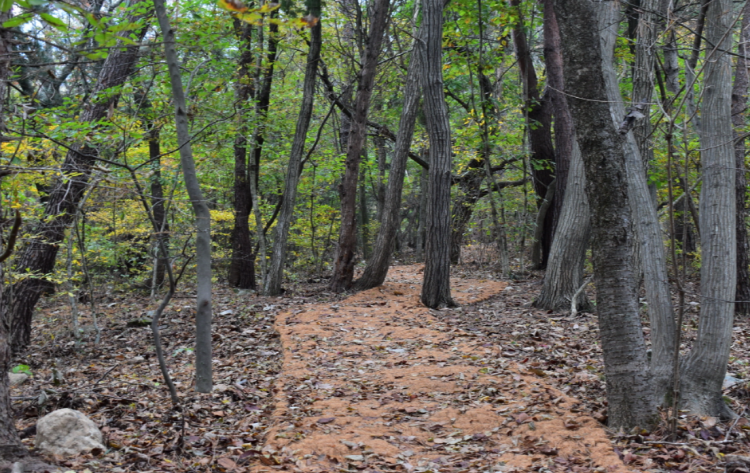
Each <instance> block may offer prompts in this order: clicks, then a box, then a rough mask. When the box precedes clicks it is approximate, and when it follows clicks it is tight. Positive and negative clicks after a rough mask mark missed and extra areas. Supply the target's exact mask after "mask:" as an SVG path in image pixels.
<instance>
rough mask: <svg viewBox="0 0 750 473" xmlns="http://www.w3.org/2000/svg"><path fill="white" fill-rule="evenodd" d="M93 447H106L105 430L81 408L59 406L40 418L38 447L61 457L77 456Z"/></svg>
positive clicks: (37, 436)
mask: <svg viewBox="0 0 750 473" xmlns="http://www.w3.org/2000/svg"><path fill="white" fill-rule="evenodd" d="M94 449H101V450H104V445H102V433H101V431H99V429H98V428H97V426H96V424H94V422H93V421H92V420H91V419H89V418H88V417H86V416H85V415H83V413H81V412H79V411H74V410H73V409H59V410H57V411H54V412H51V413H49V414H47V415H46V416H44V417H42V418H41V419H39V421H38V422H37V432H36V450H37V451H38V452H41V453H46V454H50V455H59V456H75V455H79V454H81V453H88V452H90V451H92V450H94Z"/></svg>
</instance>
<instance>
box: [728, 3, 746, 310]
mask: <svg viewBox="0 0 750 473" xmlns="http://www.w3.org/2000/svg"><path fill="white" fill-rule="evenodd" d="M749 44H750V3H745V9H744V11H743V12H742V32H741V34H740V43H739V45H738V46H737V65H736V67H735V69H734V86H733V87H732V125H734V129H735V131H734V134H733V136H734V140H735V142H734V159H735V166H736V168H737V170H736V178H735V185H734V189H735V194H736V199H737V224H736V226H737V294H736V295H735V300H737V301H739V302H737V304H735V306H734V311H735V314H742V315H749V314H750V255H748V251H749V249H748V242H747V179H746V178H745V172H746V171H747V169H746V168H745V150H746V148H745V138H740V137H739V135H738V133H737V129H741V128H743V127H744V126H745V119H746V117H747V114H746V113H745V110H746V108H747V89H748V74H747V67H748V54H750V46H749Z"/></svg>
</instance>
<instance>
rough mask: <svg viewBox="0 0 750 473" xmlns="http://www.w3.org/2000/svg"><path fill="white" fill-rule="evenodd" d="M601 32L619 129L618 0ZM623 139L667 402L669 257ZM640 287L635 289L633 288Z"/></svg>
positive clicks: (661, 394)
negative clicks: (616, 60)
mask: <svg viewBox="0 0 750 473" xmlns="http://www.w3.org/2000/svg"><path fill="white" fill-rule="evenodd" d="M599 8H600V13H601V14H600V31H601V42H602V71H603V73H604V79H605V85H606V88H607V98H608V100H609V103H610V110H611V120H612V123H613V125H614V126H616V127H619V126H620V124H621V123H622V121H623V118H624V117H625V114H626V112H625V107H624V106H623V103H622V96H621V95H620V86H619V84H618V81H617V74H616V72H615V69H614V45H615V40H616V38H617V27H618V19H619V14H620V13H619V10H618V5H617V2H602V3H600V7H599ZM624 138H625V139H624V141H623V146H624V148H623V150H624V153H625V164H626V170H627V179H628V195H629V202H630V209H631V214H632V219H633V222H634V223H635V225H634V226H635V231H636V234H637V237H638V240H637V245H636V248H637V251H638V259H639V262H640V264H639V267H640V270H641V271H642V272H643V282H644V286H645V288H646V300H647V301H648V310H649V318H650V321H651V349H652V356H651V374H652V376H653V380H654V386H655V391H654V395H655V396H656V401H657V402H658V403H662V402H664V401H665V397H666V395H667V394H668V393H669V392H670V390H671V386H672V384H671V379H672V366H673V364H672V361H671V360H672V356H673V353H674V342H675V322H674V312H673V309H672V300H671V296H670V293H669V278H668V275H667V260H666V254H665V251H664V241H663V238H662V232H661V226H660V225H659V219H658V215H657V212H656V207H655V206H654V204H653V201H652V199H651V194H650V192H649V189H648V183H647V181H646V172H645V170H644V168H643V160H642V159H641V155H640V152H639V149H638V143H637V142H636V139H635V136H634V135H633V133H632V132H628V133H627V134H626V135H625V137H624ZM633 290H634V291H635V290H636V288H635V287H634V288H633Z"/></svg>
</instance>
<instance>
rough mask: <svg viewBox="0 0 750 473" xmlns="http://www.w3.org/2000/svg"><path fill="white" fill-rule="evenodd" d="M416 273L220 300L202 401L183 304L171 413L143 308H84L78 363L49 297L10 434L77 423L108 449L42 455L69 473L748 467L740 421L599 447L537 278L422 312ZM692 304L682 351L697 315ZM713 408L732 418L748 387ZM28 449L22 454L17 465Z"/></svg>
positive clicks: (185, 302) (173, 314)
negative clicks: (93, 427) (63, 411)
mask: <svg viewBox="0 0 750 473" xmlns="http://www.w3.org/2000/svg"><path fill="white" fill-rule="evenodd" d="M421 271H422V269H421V267H420V266H417V265H411V266H395V267H392V268H391V270H390V272H389V278H388V280H387V282H386V284H384V285H383V286H381V287H378V288H375V289H371V290H369V291H364V292H360V293H357V294H354V295H351V296H349V297H344V296H338V295H334V294H330V293H328V292H326V290H325V287H324V282H320V283H318V284H300V285H297V286H292V287H289V288H288V291H287V292H286V293H285V295H284V297H280V298H265V297H259V296H257V295H256V294H254V293H252V292H248V291H241V292H234V291H231V290H227V289H223V290H222V289H219V290H217V291H216V292H215V294H214V314H215V317H214V359H215V363H214V368H215V371H214V381H215V388H214V391H213V392H212V393H209V394H200V393H195V392H194V391H193V390H192V389H191V387H192V383H193V362H194V358H193V354H192V352H191V346H192V343H193V339H194V338H193V330H194V328H193V318H194V309H193V306H194V299H193V298H192V295H191V294H188V293H183V294H180V296H179V297H178V298H177V299H175V301H174V303H173V304H171V306H170V308H169V309H168V311H167V312H166V313H165V315H164V317H163V320H162V332H163V338H164V344H165V352H166V354H167V361H168V364H169V366H170V371H171V373H172V376H173V378H174V380H175V382H176V384H177V388H178V391H179V393H180V396H181V406H182V410H181V411H178V410H174V409H172V406H171V405H170V403H169V396H168V393H167V391H166V389H165V386H164V384H163V380H162V379H161V375H160V373H159V370H158V365H157V363H156V359H155V357H154V356H153V346H152V342H151V334H150V329H149V328H148V327H138V326H129V324H128V322H132V321H134V320H136V319H141V318H144V317H146V316H147V315H148V312H149V310H153V308H154V307H155V305H156V304H157V302H156V301H150V300H148V299H146V298H136V297H133V296H132V295H128V296H124V295H119V294H116V293H113V292H111V291H110V292H108V293H104V294H98V295H97V297H96V302H97V312H98V313H99V324H100V326H101V329H102V332H101V333H102V340H101V342H100V344H98V345H95V344H94V343H93V332H92V331H91V330H90V329H91V325H92V320H91V318H90V310H85V311H83V313H82V316H81V324H82V326H83V327H84V330H85V333H84V340H83V343H82V344H81V345H80V346H79V347H76V345H75V342H74V340H73V339H72V337H71V333H70V330H69V328H68V327H69V324H70V322H69V321H70V310H69V306H68V305H67V303H66V301H67V296H66V295H60V296H56V297H54V298H52V299H49V300H48V301H47V302H46V303H45V304H44V305H43V306H42V308H41V310H40V314H39V315H38V317H37V319H36V321H35V327H34V336H35V338H34V341H33V347H32V348H31V349H30V350H29V352H28V353H27V354H26V355H25V356H24V357H22V358H19V359H18V360H17V363H18V364H25V365H28V366H29V367H30V369H31V371H32V372H33V377H32V379H31V381H29V382H27V383H26V384H23V385H21V386H19V387H17V388H14V390H13V394H14V407H15V409H16V411H17V413H18V417H19V420H18V424H17V425H18V427H19V430H23V429H25V428H27V427H30V426H33V424H34V423H35V422H36V420H37V418H38V417H39V416H41V415H43V414H45V413H47V412H50V411H51V410H54V409H57V408H62V407H71V408H75V409H79V410H81V411H83V412H84V413H85V414H86V415H88V416H89V417H91V418H92V419H93V420H94V421H95V422H96V423H97V424H98V425H99V426H101V429H102V431H103V433H104V435H105V443H106V446H107V447H108V450H107V451H106V452H101V453H100V452H95V453H97V454H98V455H94V454H88V455H82V456H80V457H77V458H73V459H54V458H52V459H47V460H49V461H50V462H55V463H56V464H57V465H59V466H60V467H62V468H63V469H65V470H73V471H86V470H88V471H90V472H97V471H107V472H113V473H123V472H130V471H138V472H148V471H170V472H171V471H175V472H177V471H179V472H253V473H258V472H264V471H265V472H272V471H290V472H291V471H298V472H328V471H330V472H343V471H352V472H354V471H364V472H388V471H399V472H402V471H403V472H443V473H446V472H467V473H468V472H501V471H502V472H526V471H554V472H557V471H560V472H562V471H570V472H626V471H654V472H657V471H658V472H662V471H663V472H676V471H695V472H698V471H717V472H718V471H725V468H726V469H727V470H726V471H730V472H737V473H739V472H741V471H747V465H750V457H748V454H747V453H745V452H750V448H748V436H747V432H748V431H749V430H750V425H748V423H747V421H746V420H745V419H744V418H742V419H739V420H738V421H737V422H735V423H728V424H722V423H721V422H719V421H718V419H712V418H707V419H706V418H704V419H698V418H691V417H687V416H682V417H681V418H680V421H679V429H678V432H677V433H676V434H675V435H671V436H670V433H669V432H667V430H666V427H662V428H660V429H658V430H656V431H654V432H609V431H607V430H606V428H605V426H604V424H603V423H602V422H606V400H605V396H604V383H603V375H602V366H601V362H600V359H601V353H600V350H599V346H598V344H597V339H598V333H597V328H596V320H595V317H594V316H593V315H592V314H583V313H579V314H577V315H576V316H575V317H573V316H570V314H564V313H563V314H557V313H550V312H547V311H539V310H536V309H533V308H532V307H531V305H530V302H531V300H532V299H533V297H534V295H535V294H536V293H537V292H538V290H539V282H540V279H539V275H536V274H529V275H526V276H525V277H526V279H523V280H513V281H499V280H496V277H495V275H494V274H493V273H492V272H491V271H485V270H484V269H482V268H481V267H472V266H470V265H466V266H462V267H459V268H454V275H455V276H457V277H456V278H454V279H452V282H451V285H452V292H453V296H454V298H455V300H456V301H457V302H458V303H459V304H460V305H461V306H460V307H458V308H455V309H445V310H439V311H435V310H429V309H427V308H425V307H424V306H422V304H421V303H420V302H419V292H420V289H421V282H422V274H421ZM690 297H692V296H690ZM690 297H689V301H691V302H693V301H694V300H697V299H696V298H695V297H693V298H690ZM689 308H690V310H689V312H688V318H687V322H686V326H687V328H688V331H687V334H686V337H685V338H686V343H685V347H686V348H687V347H689V345H690V343H691V340H692V338H694V331H692V329H691V327H692V326H693V325H692V324H693V323H694V315H695V314H694V313H693V312H695V313H697V308H696V306H695V305H690V306H689ZM691 311H692V312H691ZM131 325H133V324H131ZM136 325H137V324H136ZM646 325H647V324H646ZM645 332H646V334H647V333H648V327H647V326H646V328H645ZM748 333H750V328H749V326H748V324H747V322H746V321H744V320H740V321H738V323H737V328H736V329H735V344H734V346H733V353H732V358H731V359H730V361H731V364H730V371H731V372H732V374H734V375H735V376H737V377H739V378H742V379H747V378H748V377H749V376H750V373H748V370H750V367H748V362H747V360H748V356H747V353H748V351H750V341H748V337H747V336H746V334H748ZM53 372H57V373H58V375H57V376H54V375H53V374H54V373H53ZM56 379H57V381H55V380H56ZM726 394H727V399H728V401H730V402H732V406H733V408H734V409H735V411H737V412H738V413H743V412H744V409H745V406H746V404H747V399H748V397H750V392H748V389H747V387H746V384H745V383H744V382H743V383H739V384H737V385H735V386H733V387H732V388H729V389H728V390H727V392H726ZM666 425H667V424H666V422H665V423H664V426H666ZM33 440H34V439H33V434H32V435H30V436H29V437H28V438H26V439H25V440H24V442H25V443H26V444H27V445H28V446H30V447H32V450H33ZM743 458H747V459H748V463H747V464H745V463H743V461H744V460H742V459H743ZM730 459H731V461H730ZM743 468H744V470H743Z"/></svg>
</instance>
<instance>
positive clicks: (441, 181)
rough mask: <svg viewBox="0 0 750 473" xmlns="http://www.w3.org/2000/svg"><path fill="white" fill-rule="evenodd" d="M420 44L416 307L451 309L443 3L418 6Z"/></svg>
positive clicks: (427, 1)
mask: <svg viewBox="0 0 750 473" xmlns="http://www.w3.org/2000/svg"><path fill="white" fill-rule="evenodd" d="M422 5H423V6H424V8H423V9H424V16H423V19H422V22H423V27H424V31H425V40H424V42H422V41H420V42H419V48H418V50H419V52H420V54H421V58H420V60H421V64H422V74H421V80H422V94H423V95H424V109H425V118H426V119H427V133H428V135H429V139H430V170H429V190H428V192H429V198H428V199H427V225H426V226H425V227H426V228H425V239H426V242H425V243H426V244H425V269H424V282H423V283H422V295H421V299H422V303H423V304H424V305H426V306H427V307H430V308H433V309H435V308H438V307H441V306H455V305H456V304H455V303H454V302H453V299H452V298H451V285H450V236H451V222H450V220H451V214H450V211H451V208H450V197H451V130H450V121H449V119H448V107H447V106H446V104H445V93H444V91H443V0H423V3H422Z"/></svg>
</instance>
